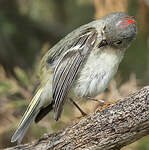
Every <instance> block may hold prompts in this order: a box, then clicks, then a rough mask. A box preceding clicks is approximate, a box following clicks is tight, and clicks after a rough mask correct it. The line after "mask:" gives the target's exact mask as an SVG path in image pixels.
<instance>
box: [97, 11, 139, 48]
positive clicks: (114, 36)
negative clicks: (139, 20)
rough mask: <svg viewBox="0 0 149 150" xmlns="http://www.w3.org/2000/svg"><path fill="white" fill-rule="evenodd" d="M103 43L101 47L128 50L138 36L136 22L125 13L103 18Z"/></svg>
mask: <svg viewBox="0 0 149 150" xmlns="http://www.w3.org/2000/svg"><path fill="white" fill-rule="evenodd" d="M103 20H104V22H105V24H104V27H103V29H102V31H101V32H102V33H101V35H102V41H101V42H100V44H99V47H102V46H105V45H109V46H110V47H113V48H116V49H121V50H123V49H126V48H127V47H128V46H129V45H130V43H131V42H132V41H133V40H134V39H135V37H136V34H137V27H136V21H135V19H134V18H133V17H131V16H129V15H128V14H126V13H124V12H117V13H112V14H109V15H107V16H105V17H104V18H103Z"/></svg>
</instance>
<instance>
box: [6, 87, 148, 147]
mask: <svg viewBox="0 0 149 150" xmlns="http://www.w3.org/2000/svg"><path fill="white" fill-rule="evenodd" d="M147 134H149V86H147V87H144V88H143V89H141V90H140V91H138V92H136V93H134V94H132V95H130V96H129V97H126V98H125V99H123V100H122V101H120V102H117V103H116V104H113V105H110V106H109V107H106V108H104V109H103V110H101V111H99V110H98V109H97V110H96V111H95V112H94V113H92V114H90V115H89V116H87V117H84V118H82V119H81V120H79V121H76V122H74V123H72V125H71V126H68V127H66V128H65V129H64V130H61V131H59V132H57V133H53V134H50V135H47V136H43V137H42V138H41V139H39V140H38V141H35V142H33V143H29V144H25V145H19V146H17V147H12V148H9V149H7V150H15V149H17V150H18V149H22V150H24V149H32V150H37V149H44V150H46V149H54V150H55V149H56V150H58V149H61V150H64V149H65V150H66V149H67V150H69V149H70V150H71V149H77V150H82V149H85V150H92V149H98V150H119V149H120V148H122V147H123V146H125V145H128V144H130V143H132V142H134V141H136V140H138V139H140V138H142V137H143V136H146V135H147Z"/></svg>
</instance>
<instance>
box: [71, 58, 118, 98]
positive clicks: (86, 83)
mask: <svg viewBox="0 0 149 150" xmlns="http://www.w3.org/2000/svg"><path fill="white" fill-rule="evenodd" d="M107 57H109V59H108V58H107V59H106V60H105V59H102V57H100V58H101V59H96V57H93V56H92V58H91V60H92V61H91V60H90V58H89V60H88V61H87V63H86V64H85V65H84V67H83V69H82V70H81V72H80V73H79V75H78V77H77V79H76V81H75V82H74V84H73V85H72V88H71V90H70V94H69V95H70V96H71V97H72V98H73V99H76V100H77V99H82V98H83V97H95V96H97V95H98V94H100V93H101V92H103V91H104V90H105V89H106V88H107V86H108V84H109V82H110V81H111V79H112V78H113V76H114V75H115V73H116V72H117V69H118V65H119V62H120V60H118V59H115V56H111V55H110V56H109V55H107Z"/></svg>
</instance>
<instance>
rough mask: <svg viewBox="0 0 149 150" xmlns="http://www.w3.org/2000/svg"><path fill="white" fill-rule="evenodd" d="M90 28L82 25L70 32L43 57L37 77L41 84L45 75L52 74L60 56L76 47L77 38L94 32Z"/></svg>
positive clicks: (93, 28) (92, 28)
mask: <svg viewBox="0 0 149 150" xmlns="http://www.w3.org/2000/svg"><path fill="white" fill-rule="evenodd" d="M90 26H91V27H88V25H83V26H81V27H80V28H78V29H76V30H74V31H72V32H71V33H69V34H68V35H67V36H65V37H64V38H63V39H62V40H60V41H59V42H58V43H57V44H56V45H55V46H53V47H52V48H51V49H50V50H49V51H48V52H47V53H46V54H45V55H44V57H43V58H42V60H41V62H40V65H39V77H40V79H41V82H42V80H43V79H44V78H45V76H46V75H47V74H50V73H53V71H54V68H55V64H57V61H58V60H59V58H60V57H61V55H62V54H63V53H65V52H66V51H69V49H70V48H72V47H73V46H74V45H76V44H77V42H78V41H79V39H80V38H79V37H82V36H83V35H84V34H87V33H90V32H91V31H93V30H95V27H92V25H90ZM80 42H81V41H80Z"/></svg>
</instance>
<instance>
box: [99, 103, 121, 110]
mask: <svg viewBox="0 0 149 150" xmlns="http://www.w3.org/2000/svg"><path fill="white" fill-rule="evenodd" d="M118 102H119V100H118V101H114V102H104V105H103V106H101V105H100V106H99V107H98V110H99V111H101V110H103V109H105V108H107V107H109V106H111V105H114V104H117V103H118Z"/></svg>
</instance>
